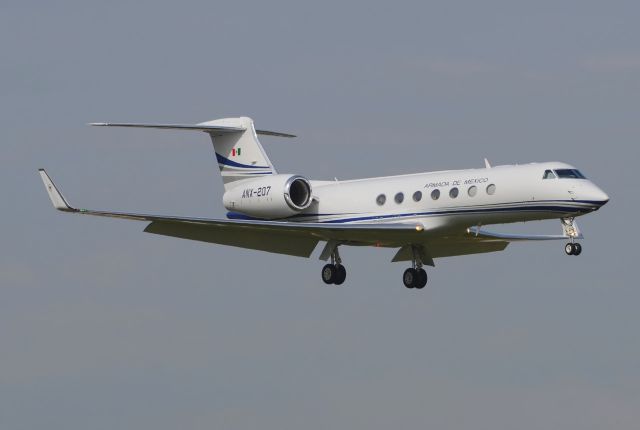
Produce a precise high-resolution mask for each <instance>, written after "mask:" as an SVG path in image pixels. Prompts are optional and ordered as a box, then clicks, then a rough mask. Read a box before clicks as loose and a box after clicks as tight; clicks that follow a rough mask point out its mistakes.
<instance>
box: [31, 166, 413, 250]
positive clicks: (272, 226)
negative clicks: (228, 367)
mask: <svg viewBox="0 0 640 430" xmlns="http://www.w3.org/2000/svg"><path fill="white" fill-rule="evenodd" d="M39 172H40V176H41V178H42V181H43V182H44V185H45V188H46V190H47V193H48V194H49V198H50V199H51V202H52V203H53V206H54V207H55V208H56V209H58V210H60V211H63V212H71V213H76V214H82V215H93V216H101V217H109V218H122V219H128V220H136V221H150V223H149V224H148V225H147V227H146V228H145V230H144V231H145V232H147V233H154V234H160V235H164V236H172V237H179V238H183V239H190V240H197V241H201V242H209V243H218V244H222V245H229V246H237V247H241V248H248V249H255V250H260V251H267V252H274V253H279V254H287V255H295V256H300V257H309V256H310V255H311V253H312V252H313V250H314V248H315V247H316V245H317V244H318V242H319V241H321V240H322V241H329V240H334V241H338V242H340V243H343V244H359V245H376V246H394V247H399V246H402V244H404V243H414V242H419V241H420V236H421V235H423V234H424V233H425V232H424V227H423V226H422V225H421V224H339V225H336V224H323V223H299V222H282V221H253V220H251V221H247V220H225V219H207V218H185V217H176V216H159V215H146V214H135V213H124V212H106V211H96V210H89V209H78V208H74V207H73V206H71V205H70V204H69V203H68V202H67V200H66V199H65V198H64V196H63V195H62V193H61V192H60V191H59V190H58V188H57V187H56V185H55V184H54V183H53V181H52V180H51V178H50V177H49V175H47V173H46V172H45V171H44V169H40V171H39Z"/></svg>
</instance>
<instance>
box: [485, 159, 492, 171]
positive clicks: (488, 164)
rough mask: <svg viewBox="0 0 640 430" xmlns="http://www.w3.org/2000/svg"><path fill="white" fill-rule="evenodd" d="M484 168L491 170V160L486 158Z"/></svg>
mask: <svg viewBox="0 0 640 430" xmlns="http://www.w3.org/2000/svg"><path fill="white" fill-rule="evenodd" d="M484 167H486V168H487V169H490V168H491V163H489V160H487V159H486V158H485V159H484Z"/></svg>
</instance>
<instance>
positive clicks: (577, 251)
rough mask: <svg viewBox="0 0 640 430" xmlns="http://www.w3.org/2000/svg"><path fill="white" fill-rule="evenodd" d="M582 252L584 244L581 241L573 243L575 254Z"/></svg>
mask: <svg viewBox="0 0 640 430" xmlns="http://www.w3.org/2000/svg"><path fill="white" fill-rule="evenodd" d="M581 252H582V245H580V244H579V243H574V244H573V255H580V253H581Z"/></svg>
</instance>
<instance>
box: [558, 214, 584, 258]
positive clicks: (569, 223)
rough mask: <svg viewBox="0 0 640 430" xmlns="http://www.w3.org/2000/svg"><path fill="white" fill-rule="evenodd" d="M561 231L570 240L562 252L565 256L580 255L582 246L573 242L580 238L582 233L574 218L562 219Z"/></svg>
mask: <svg viewBox="0 0 640 430" xmlns="http://www.w3.org/2000/svg"><path fill="white" fill-rule="evenodd" d="M561 221H562V231H563V233H564V235H565V236H566V237H568V238H570V239H571V242H569V243H567V244H566V245H565V246H564V252H565V254H567V255H580V253H582V245H580V244H579V243H577V242H574V240H575V239H579V238H582V233H580V229H579V228H578V225H577V224H576V221H575V218H562V220H561Z"/></svg>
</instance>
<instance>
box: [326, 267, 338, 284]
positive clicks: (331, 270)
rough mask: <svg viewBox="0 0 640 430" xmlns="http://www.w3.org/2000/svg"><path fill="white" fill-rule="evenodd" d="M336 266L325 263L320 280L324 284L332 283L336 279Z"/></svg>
mask: <svg viewBox="0 0 640 430" xmlns="http://www.w3.org/2000/svg"><path fill="white" fill-rule="evenodd" d="M337 271H338V270H337V268H336V266H335V265H333V264H325V265H324V267H323V268H322V280H323V281H324V283H325V284H333V283H334V282H335V280H336V273H337Z"/></svg>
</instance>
